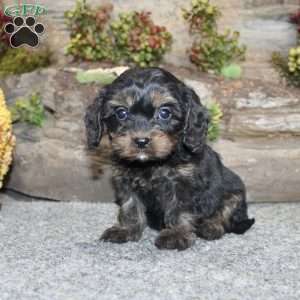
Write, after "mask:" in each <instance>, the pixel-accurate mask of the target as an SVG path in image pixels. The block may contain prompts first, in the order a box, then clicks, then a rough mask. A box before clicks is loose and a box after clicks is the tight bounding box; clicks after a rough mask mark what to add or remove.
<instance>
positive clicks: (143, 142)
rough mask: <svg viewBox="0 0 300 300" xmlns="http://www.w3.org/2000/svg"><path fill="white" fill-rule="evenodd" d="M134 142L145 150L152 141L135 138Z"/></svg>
mask: <svg viewBox="0 0 300 300" xmlns="http://www.w3.org/2000/svg"><path fill="white" fill-rule="evenodd" d="M134 142H135V143H136V145H137V146H138V148H145V147H146V146H147V145H148V144H149V142H150V139H149V138H135V139H134Z"/></svg>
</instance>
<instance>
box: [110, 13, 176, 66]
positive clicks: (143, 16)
mask: <svg viewBox="0 0 300 300" xmlns="http://www.w3.org/2000/svg"><path fill="white" fill-rule="evenodd" d="M111 30H112V34H113V36H114V40H115V46H116V47H115V48H116V49H117V51H118V56H119V57H120V58H124V59H125V60H126V61H129V62H134V63H135V64H137V65H139V66H141V67H146V66H150V65H153V64H155V63H157V62H159V61H160V60H161V59H162V58H163V55H164V54H165V52H166V51H167V50H168V49H169V46H170V43H171V40H172V38H171V34H170V33H169V32H167V30H166V28H165V27H163V26H158V25H155V24H154V23H153V21H152V20H151V18H150V12H130V13H123V14H120V15H119V19H118V20H116V21H115V22H113V23H112V24H111Z"/></svg>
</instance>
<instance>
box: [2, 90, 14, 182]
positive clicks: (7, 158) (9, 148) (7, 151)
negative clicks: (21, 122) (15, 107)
mask: <svg viewBox="0 0 300 300" xmlns="http://www.w3.org/2000/svg"><path fill="white" fill-rule="evenodd" d="M14 146H15V137H14V136H13V134H12V125H11V115H10V112H9V111H8V109H7V108H6V104H5V98H4V94H3V91H2V90H1V89H0V188H1V187H2V185H3V178H4V175H5V174H6V173H7V172H8V169H9V166H10V164H11V161H12V152H13V148H14Z"/></svg>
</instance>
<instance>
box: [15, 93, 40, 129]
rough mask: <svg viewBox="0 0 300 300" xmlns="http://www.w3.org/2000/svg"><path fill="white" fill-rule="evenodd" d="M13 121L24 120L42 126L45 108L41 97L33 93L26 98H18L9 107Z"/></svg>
mask: <svg viewBox="0 0 300 300" xmlns="http://www.w3.org/2000/svg"><path fill="white" fill-rule="evenodd" d="M10 112H11V114H12V120H13V122H14V123H15V122H26V123H29V124H32V125H35V126H38V127H42V125H43V122H44V120H45V110H44V106H43V104H42V102H41V97H40V95H39V94H37V93H33V94H32V95H31V96H30V97H29V98H28V99H18V100H17V101H16V103H15V104H14V106H12V107H10Z"/></svg>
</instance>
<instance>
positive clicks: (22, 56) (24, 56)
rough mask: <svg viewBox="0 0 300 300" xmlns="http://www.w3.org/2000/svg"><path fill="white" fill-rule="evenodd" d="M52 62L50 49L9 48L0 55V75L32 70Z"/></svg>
mask: <svg viewBox="0 0 300 300" xmlns="http://www.w3.org/2000/svg"><path fill="white" fill-rule="evenodd" d="M50 64H51V53H50V52H49V50H38V51H30V50H27V49H25V48H17V49H14V48H8V49H7V50H6V51H5V53H4V54H3V55H2V56H1V57H0V77H4V76H6V75H11V74H22V73H27V72H31V71H33V70H35V69H38V68H43V67H47V66H48V65H50Z"/></svg>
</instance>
